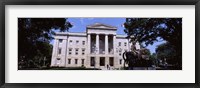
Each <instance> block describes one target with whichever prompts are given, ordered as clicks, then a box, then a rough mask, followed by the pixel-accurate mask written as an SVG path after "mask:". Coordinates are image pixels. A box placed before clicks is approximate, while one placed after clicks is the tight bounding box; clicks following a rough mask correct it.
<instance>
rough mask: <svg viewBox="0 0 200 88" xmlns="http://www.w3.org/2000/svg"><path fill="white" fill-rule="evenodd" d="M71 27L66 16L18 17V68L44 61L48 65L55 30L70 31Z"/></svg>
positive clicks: (36, 64) (39, 63) (40, 63)
mask: <svg viewBox="0 0 200 88" xmlns="http://www.w3.org/2000/svg"><path fill="white" fill-rule="evenodd" d="M70 27H72V25H71V24H70V22H68V21H67V19H66V18H18V68H19V69H21V68H29V67H38V66H42V65H44V64H42V63H44V61H45V62H46V65H48V64H49V63H50V60H49V59H50V58H51V53H52V45H50V44H49V43H50V41H51V40H52V39H53V37H52V36H53V35H54V34H55V32H54V31H53V30H60V31H68V30H69V28H70ZM44 58H46V60H44Z"/></svg>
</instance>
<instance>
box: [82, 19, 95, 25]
mask: <svg viewBox="0 0 200 88" xmlns="http://www.w3.org/2000/svg"><path fill="white" fill-rule="evenodd" d="M92 20H94V18H80V22H81V24H85V23H86V21H92Z"/></svg>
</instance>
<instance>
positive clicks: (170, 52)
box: [156, 43, 177, 64]
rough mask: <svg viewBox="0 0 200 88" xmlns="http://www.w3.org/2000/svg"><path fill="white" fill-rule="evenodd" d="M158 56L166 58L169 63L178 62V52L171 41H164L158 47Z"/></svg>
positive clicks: (162, 58)
mask: <svg viewBox="0 0 200 88" xmlns="http://www.w3.org/2000/svg"><path fill="white" fill-rule="evenodd" d="M156 53H157V58H159V59H161V60H164V59H166V60H167V62H168V63H169V64H176V62H177V61H176V60H177V57H176V56H177V53H176V51H175V50H174V48H173V46H172V45H170V44H169V43H163V44H161V45H159V46H157V48H156Z"/></svg>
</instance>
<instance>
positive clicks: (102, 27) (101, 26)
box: [87, 23, 117, 30]
mask: <svg viewBox="0 0 200 88" xmlns="http://www.w3.org/2000/svg"><path fill="white" fill-rule="evenodd" d="M87 28H92V29H115V30H116V29H117V27H114V26H110V25H107V24H102V23H95V24H92V25H88V26H87Z"/></svg>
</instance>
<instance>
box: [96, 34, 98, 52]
mask: <svg viewBox="0 0 200 88" xmlns="http://www.w3.org/2000/svg"><path fill="white" fill-rule="evenodd" d="M96 54H99V34H96Z"/></svg>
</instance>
